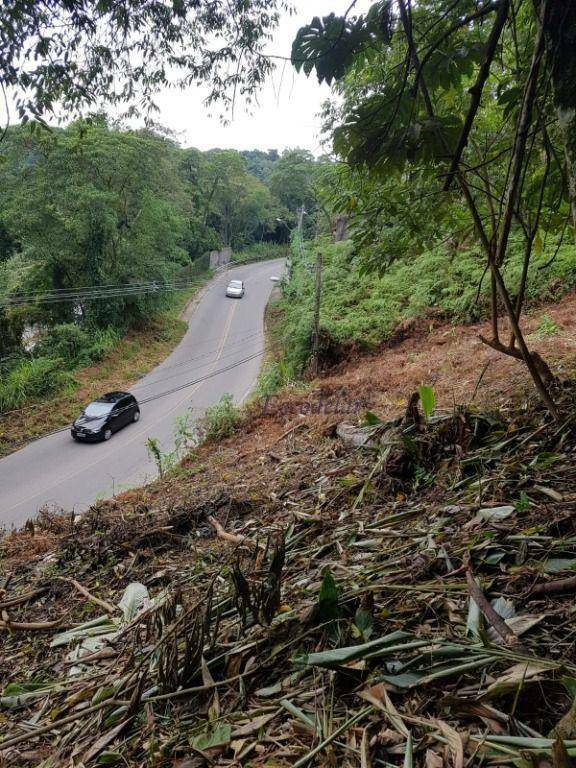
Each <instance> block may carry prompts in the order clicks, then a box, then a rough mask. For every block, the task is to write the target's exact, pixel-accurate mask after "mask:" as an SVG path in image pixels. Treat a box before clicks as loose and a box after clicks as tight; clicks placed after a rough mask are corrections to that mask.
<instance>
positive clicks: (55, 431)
mask: <svg viewBox="0 0 576 768" xmlns="http://www.w3.org/2000/svg"><path fill="white" fill-rule="evenodd" d="M263 354H264V350H260V351H258V352H255V353H254V354H252V355H248V357H244V358H242V359H241V360H237V361H236V362H235V363H231V364H230V365H227V366H226V367H225V368H220V369H219V370H217V371H212V372H211V373H207V374H205V375H204V376H200V377H199V378H197V379H193V380H192V381H187V382H185V383H184V384H180V385H179V386H177V387H172V389H167V390H165V391H164V392H158V393H157V394H155V395H150V397H146V398H144V399H142V400H139V401H138V404H139V405H146V404H148V403H152V402H154V401H155V400H160V399H161V398H162V397H167V396H168V395H173V394H174V393H175V392H181V391H182V390H183V389H187V388H188V387H193V386H196V384H201V383H202V382H203V381H207V380H208V379H213V378H215V377H216V376H219V375H220V374H221V373H226V372H227V371H231V370H233V369H234V368H239V367H240V366H241V365H244V364H245V363H248V362H250V361H251V360H256V358H258V357H261V356H262V355H263ZM132 407H133V405H129V406H126V408H122V409H121V410H119V411H118V412H117V413H118V414H120V413H122V412H123V411H124V410H128V409H130V408H132ZM69 429H70V425H67V426H65V427H59V428H58V429H53V430H51V431H50V432H45V433H44V434H42V435H37V436H36V437H33V438H31V439H30V440H20V441H19V442H17V443H12V446H14V447H17V446H21V445H27V444H30V443H36V442H38V440H43V439H44V438H45V437H52V436H53V435H58V434H60V433H62V432H67V431H68V430H69Z"/></svg>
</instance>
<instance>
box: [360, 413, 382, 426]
mask: <svg viewBox="0 0 576 768" xmlns="http://www.w3.org/2000/svg"><path fill="white" fill-rule="evenodd" d="M362 422H363V424H362V426H365V427H376V426H378V424H382V419H379V418H378V416H376V414H375V413H372V411H366V413H365V414H364V418H363V419H362Z"/></svg>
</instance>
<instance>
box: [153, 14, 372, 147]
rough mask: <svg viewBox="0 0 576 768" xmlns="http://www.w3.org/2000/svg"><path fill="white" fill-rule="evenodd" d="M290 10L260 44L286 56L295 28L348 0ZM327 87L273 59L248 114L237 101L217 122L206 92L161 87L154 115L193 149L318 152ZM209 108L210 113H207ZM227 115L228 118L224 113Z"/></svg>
mask: <svg viewBox="0 0 576 768" xmlns="http://www.w3.org/2000/svg"><path fill="white" fill-rule="evenodd" d="M292 2H293V5H294V6H295V8H296V13H295V14H293V15H292V16H289V15H285V16H283V18H282V19H281V21H280V25H279V27H278V29H277V31H276V35H275V39H274V41H271V42H270V43H269V45H268V46H267V47H266V51H267V52H269V53H274V54H279V55H282V56H288V57H289V56H290V52H291V47H292V41H293V39H294V37H295V36H296V33H297V31H298V29H300V27H302V26H304V25H305V24H308V23H310V22H311V21H312V18H313V16H326V15H328V14H329V13H331V12H334V13H336V14H338V13H344V12H345V10H346V9H347V8H348V6H349V5H350V0H292ZM370 5H371V2H369V0H359V2H358V4H357V6H356V7H355V8H354V14H358V13H362V12H365V11H366V10H367V9H368V8H369V7H370ZM329 95H330V88H329V87H328V86H327V85H326V84H323V85H319V83H318V80H317V79H316V75H315V74H314V73H312V74H311V75H310V77H309V78H307V77H306V75H304V74H303V73H299V74H298V73H296V70H295V69H294V68H293V67H292V65H291V64H290V62H286V64H285V65H284V64H283V62H278V64H277V68H276V70H275V72H274V73H273V75H272V76H271V78H269V80H268V82H267V83H266V84H265V86H264V87H263V89H262V91H261V93H260V96H259V99H258V104H253V105H252V106H251V111H250V112H249V113H248V112H247V111H246V108H245V106H244V105H243V104H242V103H241V102H238V103H237V104H236V107H235V110H234V116H233V118H232V119H231V121H230V122H229V124H227V125H223V124H222V121H221V120H220V117H219V113H218V109H219V107H218V106H217V105H216V106H214V107H212V108H210V110H209V108H207V107H206V106H205V105H204V103H203V100H204V98H205V96H206V90H205V89H203V88H201V87H193V88H189V89H186V90H184V91H173V90H169V91H164V92H162V93H161V94H160V95H159V97H158V98H157V99H156V103H157V104H158V106H159V107H160V113H159V114H158V115H156V116H155V120H157V121H158V122H159V123H161V124H162V125H165V126H167V127H169V128H171V129H172V130H174V131H176V132H177V134H178V139H179V141H180V142H181V143H182V144H183V145H184V146H193V147H197V148H198V149H203V150H204V149H211V148H214V147H220V148H226V149H263V150H266V149H271V148H275V149H279V150H282V149H285V148H286V147H304V148H306V149H309V150H310V151H311V152H313V153H314V154H320V153H321V151H322V147H321V137H320V128H321V120H320V117H319V113H320V110H321V107H322V103H323V101H324V100H325V99H326V98H328V96H329ZM209 111H213V113H214V114H213V115H210V114H209ZM229 119H230V117H229Z"/></svg>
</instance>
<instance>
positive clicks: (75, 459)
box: [0, 261, 282, 527]
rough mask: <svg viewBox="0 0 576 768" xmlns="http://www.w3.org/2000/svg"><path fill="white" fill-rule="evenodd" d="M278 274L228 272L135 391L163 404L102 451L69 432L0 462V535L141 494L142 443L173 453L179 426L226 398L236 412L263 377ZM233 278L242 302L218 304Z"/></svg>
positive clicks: (146, 475) (261, 266) (149, 407)
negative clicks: (242, 289)
mask: <svg viewBox="0 0 576 768" xmlns="http://www.w3.org/2000/svg"><path fill="white" fill-rule="evenodd" d="M281 271H282V262H281V261H268V262H264V263H258V264H248V265H245V266H242V267H235V268H234V269H231V270H228V271H227V272H225V273H222V274H220V275H218V276H217V277H216V278H215V279H214V280H213V281H212V282H211V283H210V284H209V285H208V286H207V287H206V288H205V289H204V291H203V292H202V294H201V296H200V299H199V301H198V302H196V303H195V304H194V305H192V306H190V308H189V309H188V311H187V313H186V320H187V321H188V330H187V332H186V334H185V336H184V338H183V339H182V341H181V342H180V344H179V345H178V346H177V347H176V349H175V350H174V351H173V352H172V354H171V355H170V356H169V357H168V358H167V359H166V360H165V361H164V362H163V363H162V364H161V365H159V366H158V367H157V368H155V369H154V370H152V371H151V372H150V373H148V374H147V375H146V376H144V378H142V379H140V381H139V382H138V383H137V384H136V385H134V386H133V387H132V390H131V391H132V392H133V393H134V395H135V396H136V397H137V398H138V399H139V400H145V399H146V398H149V397H155V396H157V395H160V397H158V398H157V399H154V400H152V401H151V402H149V403H144V404H142V406H141V411H142V415H141V419H140V421H139V422H138V423H137V424H131V425H129V426H128V427H126V428H125V429H123V430H121V431H120V432H117V433H115V434H114V436H113V437H112V439H111V440H109V441H108V442H106V443H104V442H102V443H93V444H87V443H75V442H74V441H73V440H72V437H71V435H70V433H69V431H66V432H62V433H59V434H55V435H51V436H50V437H45V438H42V439H41V440H37V441H36V442H33V443H31V444H30V445H28V446H26V447H25V448H23V449H22V450H20V451H18V452H17V453H14V454H12V455H10V456H8V457H6V458H5V459H2V460H1V461H0V525H4V526H6V527H10V526H16V527H20V526H21V525H23V524H24V523H25V522H26V520H28V519H30V518H31V517H34V516H35V515H36V514H37V512H38V511H39V510H40V509H41V508H43V507H47V508H49V509H64V510H67V511H71V510H74V511H77V512H80V511H83V510H85V509H86V508H87V507H89V506H90V505H91V504H92V503H94V502H95V501H96V500H98V499H105V498H109V497H111V496H113V495H115V494H118V493H119V492H121V491H123V490H127V489H129V488H134V487H137V486H140V485H143V484H145V483H146V482H148V481H150V480H152V479H153V478H154V477H156V474H157V471H156V466H155V464H154V462H153V461H152V460H151V458H150V457H149V455H148V451H147V448H146V441H147V439H148V438H149V437H152V438H156V439H157V440H158V441H159V443H160V445H161V448H162V450H163V451H170V450H172V449H173V446H174V425H175V419H176V417H178V416H183V415H185V414H190V419H194V418H198V416H201V415H202V413H203V412H204V410H205V408H206V407H207V406H210V405H214V404H215V403H217V402H218V401H219V400H220V398H221V396H222V395H223V394H225V393H230V394H231V395H233V397H234V400H235V401H236V402H237V403H241V402H242V401H243V400H244V399H245V398H246V397H247V395H248V394H249V393H250V391H251V389H252V387H253V386H254V384H255V381H256V378H257V376H258V373H259V370H260V365H261V360H262V358H261V352H262V350H263V346H264V329H263V322H264V309H265V307H266V303H267V302H268V299H269V296H270V293H271V291H272V289H273V287H274V283H273V282H272V281H271V280H270V278H271V277H272V276H273V275H280V274H281ZM233 278H240V279H243V280H244V281H245V284H246V294H245V296H244V298H243V299H228V298H226V296H225V288H226V284H227V282H228V281H229V280H231V279H233ZM246 358H250V359H246ZM191 382H196V383H192V384H191ZM173 390H175V391H173ZM167 392H169V394H165V393H167Z"/></svg>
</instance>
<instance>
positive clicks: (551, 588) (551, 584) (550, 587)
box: [527, 576, 576, 599]
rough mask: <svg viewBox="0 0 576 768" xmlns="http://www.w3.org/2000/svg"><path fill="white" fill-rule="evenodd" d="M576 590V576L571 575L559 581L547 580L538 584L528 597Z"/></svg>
mask: <svg viewBox="0 0 576 768" xmlns="http://www.w3.org/2000/svg"><path fill="white" fill-rule="evenodd" d="M574 591H576V576H569V577H568V578H567V579H559V580H558V581H547V582H545V583H544V584H537V585H536V586H535V587H534V588H533V589H532V590H531V592H530V594H529V595H527V597H528V599H530V598H531V597H535V596H537V595H557V594H560V593H561V592H574Z"/></svg>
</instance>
